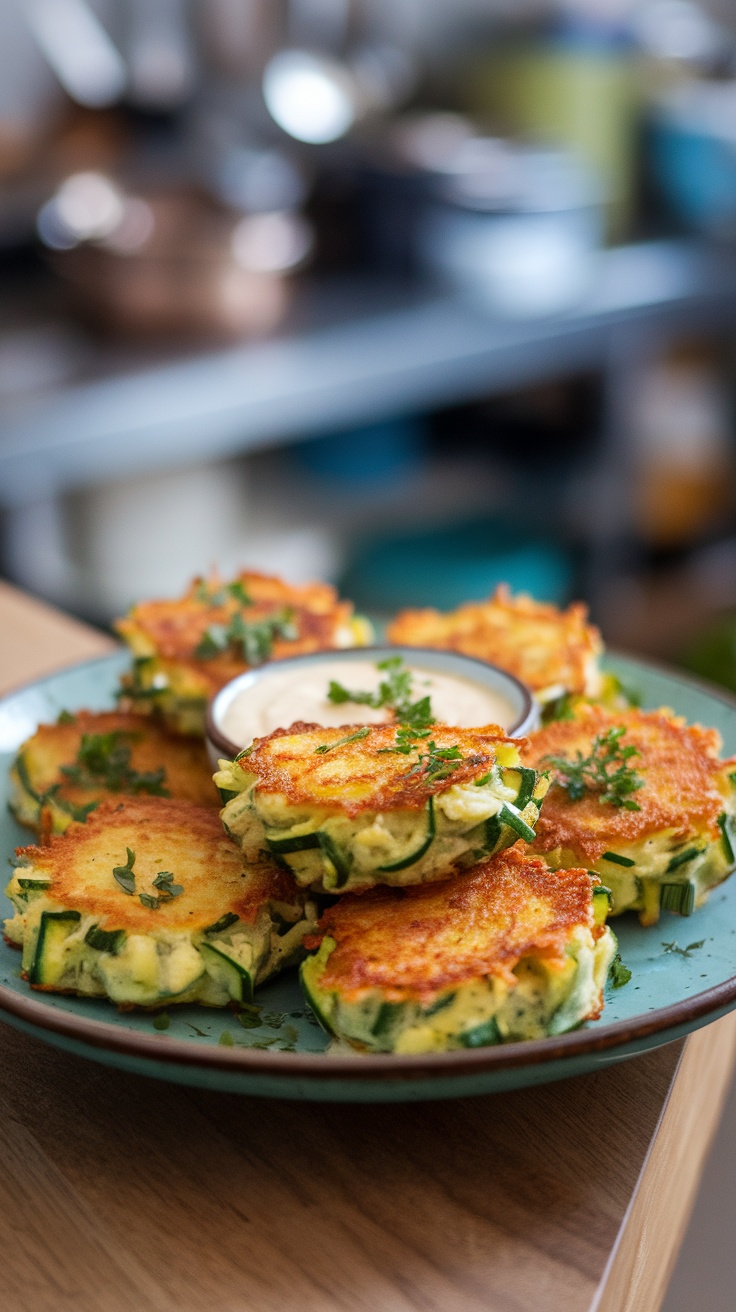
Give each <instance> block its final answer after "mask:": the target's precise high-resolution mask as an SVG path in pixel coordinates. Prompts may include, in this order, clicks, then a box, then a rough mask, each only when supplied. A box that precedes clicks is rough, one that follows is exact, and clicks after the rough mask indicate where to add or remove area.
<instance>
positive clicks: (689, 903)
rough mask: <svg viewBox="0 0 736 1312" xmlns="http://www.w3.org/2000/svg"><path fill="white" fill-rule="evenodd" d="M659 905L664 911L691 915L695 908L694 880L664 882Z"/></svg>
mask: <svg viewBox="0 0 736 1312" xmlns="http://www.w3.org/2000/svg"><path fill="white" fill-rule="evenodd" d="M659 905H660V907H661V909H662V910H663V911H673V912H674V913H675V915H678V916H691V915H692V914H693V911H694V910H695V884H694V883H693V882H692V880H685V881H683V882H681V883H677V884H675V883H672V884H662V886H661V888H660V891H659Z"/></svg>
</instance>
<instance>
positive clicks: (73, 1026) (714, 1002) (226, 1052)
mask: <svg viewBox="0 0 736 1312" xmlns="http://www.w3.org/2000/svg"><path fill="white" fill-rule="evenodd" d="M124 650H125V649H124V648H122V647H121V648H118V650H113V651H111V652H108V653H107V654H106V655H104V656H99V657H93V658H92V659H90V660H87V661H80V662H77V663H72V664H70V665H67V666H63V667H62V668H61V669H59V670H57V671H54V672H52V673H50V674H47V675H43V676H42V677H41V678H39V679H34V680H33V681H32V682H30V683H27V684H24V685H21V686H20V687H18V688H13V689H9V690H8V691H7V692H6V693H5V694H4V695H3V696H2V698H0V705H1V704H2V702H4V701H6V699H8V698H10V697H14V696H17V695H18V694H20V693H23V692H27V691H30V690H31V689H32V688H36V687H38V686H39V685H42V684H44V683H47V682H49V681H50V680H53V679H54V678H56V677H57V676H58V675H60V674H63V673H65V672H68V671H71V670H82V669H84V668H85V667H86V666H90V665H99V664H103V663H105V662H108V661H111V660H115V659H119V657H120V655H121V654H122V653H123V652H124ZM606 654H608V655H610V656H613V657H614V658H615V657H616V656H620V657H621V658H623V659H625V660H630V661H632V662H633V663H635V664H637V665H640V666H642V667H643V668H649V669H651V670H654V671H655V672H657V673H660V674H665V675H666V676H667V677H668V678H674V679H675V680H677V681H678V682H679V683H682V684H683V685H685V686H686V687H690V688H696V689H698V690H699V691H701V692H704V693H706V694H707V695H708V696H710V697H713V698H714V699H715V700H716V701H720V702H722V703H723V704H724V705H725V706H727V707H728V708H729V709H730V710H732V711H736V696H734V695H732V694H731V693H729V692H728V691H727V690H725V689H723V688H720V687H719V686H718V685H715V684H710V683H708V681H707V680H705V679H700V678H698V677H697V676H696V675H690V674H688V673H686V672H684V671H680V670H678V669H676V668H673V667H672V666H668V665H667V664H666V663H665V662H660V661H656V660H650V659H648V658H643V659H642V658H640V657H638V656H635V655H630V654H629V653H627V652H623V651H620V650H618V649H609V650H608V651H607V653H606ZM730 1005H734V1006H736V973H735V974H733V975H731V976H730V977H729V978H728V979H727V980H722V981H721V983H720V984H715V985H713V986H712V987H711V988H709V989H705V990H703V991H702V992H700V993H696V994H694V995H693V996H692V997H689V998H682V999H680V1000H679V1001H678V1002H674V1003H671V1004H670V1005H669V1006H666V1007H658V1008H656V1010H655V1011H654V1012H652V1013H651V1015H642V1016H641V1017H640V1018H639V1019H638V1020H636V1019H635V1020H620V1021H613V1022H611V1024H609V1025H603V1026H601V1027H600V1028H599V1029H596V1030H586V1029H578V1030H573V1031H571V1032H570V1033H568V1034H562V1035H558V1036H556V1037H551V1038H543V1039H528V1040H522V1041H520V1042H518V1043H510V1044H499V1045H497V1046H492V1047H488V1048H479V1049H477V1050H470V1051H469V1050H467V1049H459V1050H457V1051H452V1052H437V1053H422V1054H419V1055H416V1056H409V1055H406V1056H405V1055H398V1054H395V1053H363V1054H358V1053H350V1054H346V1055H344V1056H343V1055H331V1054H326V1053H324V1052H320V1053H282V1052H260V1051H258V1050H254V1049H252V1048H238V1049H235V1050H233V1049H232V1048H229V1047H225V1046H223V1047H218V1046H217V1045H207V1046H205V1045H200V1044H197V1043H195V1042H194V1041H193V1040H191V1039H173V1038H169V1036H168V1035H166V1034H163V1033H161V1034H155V1035H154V1034H150V1035H149V1034H138V1033H136V1032H135V1031H132V1030H121V1029H120V1028H119V1027H117V1026H115V1025H112V1024H110V1023H109V1022H108V1021H101V1020H97V1019H96V1018H94V1017H88V1016H77V1015H74V1014H71V1013H69V1012H62V1011H58V1010H57V1009H56V1008H55V1007H52V1006H49V1005H47V1004H46V1003H44V1002H42V1001H41V1000H37V999H36V998H35V997H33V996H32V995H31V996H28V997H26V996H25V995H24V994H19V993H16V992H14V990H12V989H10V988H8V987H7V986H6V985H0V1012H5V1013H6V1014H8V1015H11V1016H14V1017H15V1018H16V1019H17V1020H20V1021H22V1022H24V1023H25V1024H26V1025H30V1026H31V1027H33V1028H34V1029H36V1030H39V1029H40V1030H44V1031H47V1032H49V1033H53V1034H56V1035H58V1036H59V1037H61V1038H65V1039H69V1040H73V1041H76V1042H78V1043H82V1044H84V1045H85V1046H87V1047H91V1048H95V1049H98V1050H101V1051H111V1052H115V1053H118V1054H121V1055H124V1056H128V1057H133V1058H137V1059H143V1060H144V1061H147V1062H151V1063H166V1064H170V1065H175V1066H177V1067H199V1068H204V1069H208V1070H215V1071H221V1072H223V1073H224V1072H228V1073H230V1074H236V1073H237V1074H241V1075H248V1074H252V1075H260V1076H274V1077H278V1076H281V1077H292V1078H294V1079H301V1080H305V1079H306V1080H320V1081H324V1080H326V1081H328V1082H339V1081H342V1080H346V1079H350V1080H354V1081H356V1080H357V1081H359V1082H361V1083H363V1082H366V1083H368V1082H370V1081H379V1082H381V1083H386V1082H395V1081H400V1080H403V1081H407V1080H409V1081H419V1080H425V1079H432V1078H440V1077H453V1076H454V1077H458V1078H460V1077H467V1076H468V1075H473V1074H485V1073H493V1072H501V1071H509V1070H513V1069H516V1068H523V1067H529V1066H535V1065H547V1064H549V1063H552V1062H559V1061H566V1060H571V1059H574V1058H576V1057H585V1056H589V1055H592V1054H595V1053H602V1052H607V1051H610V1050H611V1049H614V1048H622V1047H625V1046H626V1045H627V1044H631V1043H636V1042H639V1041H645V1040H647V1039H649V1038H651V1037H653V1036H654V1035H657V1034H662V1035H666V1033H667V1032H668V1031H670V1030H677V1029H678V1028H679V1027H681V1026H683V1025H684V1026H694V1025H696V1024H697V1022H698V1021H700V1020H702V1019H703V1018H704V1017H707V1016H709V1015H711V1014H713V1015H716V1014H718V1013H719V1012H721V1011H722V1010H723V1009H724V1008H725V1009H726V1010H728V1009H729V1007H730ZM218 1013H219V1014H221V1015H223V1016H225V1015H229V1014H230V1012H229V1011H228V1009H227V1008H225V1009H223V1011H222V1012H219V1009H218ZM662 1041H663V1042H666V1039H664V1038H663V1040H662Z"/></svg>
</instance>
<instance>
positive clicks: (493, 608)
mask: <svg viewBox="0 0 736 1312" xmlns="http://www.w3.org/2000/svg"><path fill="white" fill-rule="evenodd" d="M587 618H588V610H587V607H586V606H584V605H583V604H582V603H581V602H575V603H574V604H573V605H571V606H568V608H567V610H562V611H561V610H558V608H557V607H556V606H550V605H545V604H542V603H540V602H538V601H534V600H533V599H532V598H531V597H529V596H527V595H526V594H524V593H521V594H519V596H517V597H513V596H512V595H511V593H510V592H509V589H508V588H507V587H505V586H503V585H502V586H501V587H499V588H497V589H496V592H495V593H494V595H493V596H492V597H490V598H489V600H488V601H478V602H467V603H466V604H465V605H463V606H458V608H457V610H454V611H450V612H449V613H447V614H444V615H443V614H441V612H440V611H437V610H430V609H427V610H405V611H402V612H401V613H400V614H399V615H397V616H396V618H395V619H394V621H393V623H392V624H391V625H390V626H389V629H388V638H389V641H390V642H395V643H397V644H401V645H412V646H416V647H439V648H440V649H442V650H444V651H459V652H462V653H463V655H465V656H473V657H475V659H476V660H481V661H488V662H490V664H492V665H498V666H500V667H501V669H503V670H508V672H509V673H510V674H514V675H516V677H517V679H521V681H522V682H523V683H526V684H527V685H528V687H529V688H531V690H532V692H533V693H534V694H535V695H536V697H537V700H538V701H539V702H541V703H542V704H543V705H551V704H552V703H554V702H555V701H557V700H558V699H560V698H561V697H565V696H567V697H579V696H580V697H582V696H584V697H596V698H600V697H609V696H611V695H614V693H615V687H614V685H615V680H612V679H611V677H610V676H609V675H604V674H602V673H601V671H600V670H599V668H598V658H599V657H600V655H601V653H602V651H603V643H602V641H601V635H600V633H599V632H598V629H596V628H595V627H594V626H593V625H592V624H588V623H587Z"/></svg>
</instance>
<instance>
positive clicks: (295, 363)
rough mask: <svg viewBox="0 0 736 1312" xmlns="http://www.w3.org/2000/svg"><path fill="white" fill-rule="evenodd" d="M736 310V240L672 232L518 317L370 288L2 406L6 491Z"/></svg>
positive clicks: (133, 466)
mask: <svg viewBox="0 0 736 1312" xmlns="http://www.w3.org/2000/svg"><path fill="white" fill-rule="evenodd" d="M734 321H736V252H731V251H729V250H728V249H727V248H713V247H709V246H705V245H702V244H698V243H695V242H689V241H661V242H652V243H646V244H642V245H637V246H628V247H621V248H619V249H616V250H611V251H607V252H605V253H603V254H602V255H601V258H600V266H599V270H598V276H597V280H596V285H595V287H594V288H593V289H592V290H591V293H590V295H589V296H588V298H587V299H586V301H585V302H584V303H583V304H582V305H580V306H579V307H578V308H576V309H575V311H573V312H570V313H568V314H565V315H561V316H557V317H555V318H549V319H543V320H535V321H532V322H529V321H522V322H519V321H510V320H502V319H500V318H498V317H496V316H493V315H492V314H491V313H490V312H488V311H485V310H484V309H483V308H482V307H481V306H480V305H478V304H477V303H474V302H473V301H472V300H471V299H463V298H461V297H459V296H449V295H440V294H438V293H437V292H436V291H434V292H430V291H426V292H424V293H422V292H421V291H419V292H417V290H416V289H414V290H413V291H407V292H406V293H405V295H403V296H402V295H397V289H396V288H395V287H394V288H387V289H386V293H385V297H384V298H382V297H381V296H380V295H376V294H375V293H372V294H371V295H369V296H368V297H366V296H365V295H363V294H361V292H360V290H359V289H357V288H355V289H354V290H353V292H352V295H351V296H349V297H348V298H347V303H346V302H345V300H344V299H343V303H342V305H341V306H340V308H339V310H338V311H337V312H333V313H332V314H330V312H329V310H328V311H325V309H324V307H322V308H321V309H320V303H319V298H317V299H316V300H315V302H314V312H313V313H312V315H311V317H310V315H309V314H308V313H307V314H302V315H301V316H300V322H299V323H298V324H296V325H293V326H292V327H291V328H289V329H287V330H286V331H285V332H284V333H282V334H281V335H280V336H279V337H277V338H274V339H272V340H269V341H265V342H258V343H248V344H244V345H241V346H236V347H230V348H228V349H225V350H219V351H210V352H207V353H200V354H199V355H194V356H190V357H187V358H181V357H180V358H178V359H175V360H173V361H172V360H168V361H164V362H162V363H158V364H156V365H155V366H148V367H143V366H142V365H137V366H131V367H129V369H128V371H127V372H124V373H119V372H116V371H112V372H111V374H108V376H106V377H101V378H93V379H87V380H86V381H82V382H75V383H72V384H68V385H66V386H64V387H61V386H60V387H57V388H55V389H50V390H47V391H46V392H45V393H43V394H41V395H37V396H36V397H34V398H32V399H29V400H27V401H18V400H16V402H15V403H14V405H13V408H12V412H8V413H6V414H5V415H4V416H3V415H2V414H0V504H5V505H13V504H16V505H18V504H23V503H24V502H28V501H32V500H37V499H39V498H42V497H46V496H49V495H53V494H54V493H56V492H58V491H61V490H63V489H68V488H73V487H80V486H85V485H87V486H89V485H93V484H95V483H98V482H103V481H107V480H112V479H116V478H123V477H129V476H134V475H136V474H141V473H144V472H145V471H147V470H151V469H162V468H165V467H167V466H170V467H171V466H176V465H179V466H181V465H184V464H188V463H191V462H196V461H199V460H204V459H213V458H217V457H224V456H227V455H232V454H235V453H238V452H245V451H248V450H253V449H255V448H257V447H263V446H267V445H275V444H278V443H281V442H284V441H292V440H296V439H302V438H307V437H309V436H311V435H314V434H316V433H321V432H325V431H330V430H339V429H341V428H350V427H351V426H357V425H359V424H362V423H369V422H372V421H375V420H379V419H382V418H386V417H390V416H392V415H396V414H400V413H406V412H410V411H414V410H418V409H429V408H432V407H437V406H442V405H448V404H453V403H455V402H460V401H466V400H471V399H472V398H474V397H476V396H481V395H488V394H490V393H492V392H494V391H496V392H500V391H504V390H508V389H510V388H513V387H519V386H523V385H525V384H529V383H533V382H536V381H543V380H544V379H548V378H552V377H555V376H560V375H563V374H565V373H567V372H571V371H575V370H584V369H596V368H603V369H605V368H607V367H609V366H610V365H611V364H612V362H614V361H615V359H616V358H617V356H618V355H620V354H621V353H622V352H623V353H626V352H627V351H628V352H631V351H632V349H634V350H635V349H637V346H636V344H642V345H643V344H644V343H648V344H651V342H652V341H653V340H666V339H667V338H671V337H675V336H677V335H678V334H681V333H683V332H689V331H702V330H715V329H718V328H720V327H725V326H727V325H728V324H729V323H732V322H734Z"/></svg>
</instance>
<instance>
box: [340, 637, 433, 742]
mask: <svg viewBox="0 0 736 1312" xmlns="http://www.w3.org/2000/svg"><path fill="white" fill-rule="evenodd" d="M403 666H404V660H403V657H401V656H388V657H387V658H386V660H384V661H379V662H378V664H377V666H376V669H378V670H380V671H381V672H382V673H383V674H385V675H386V677H385V679H382V680H381V682H380V683H379V685H378V691H377V692H365V691H359V692H356V691H355V690H353V689H350V688H345V687H344V686H343V684H341V683H336V682H335V680H334V679H333V680H331V682H330V686H329V688H328V690H327V696H328V698H329V700H330V701H331V702H334V703H335V704H336V705H341V704H342V703H344V702H354V703H355V704H356V705H357V706H372V707H373V709H374V710H381V709H383V708H385V709H386V710H391V711H393V712H394V715H395V716H396V719H397V720H398V722H399V724H401V725H402V726H404V727H405V728H406V729H407V730H412V731H413V732H414V734H415V736H417V737H419V736H423V737H427V735H428V732H429V729H430V728H431V726H432V725H433V724H434V716H433V715H432V706H431V703H430V699H429V697H419V698H418V699H417V701H412V699H411V698H412V691H413V689H412V675H411V670H407V669H404V668H403Z"/></svg>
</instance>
